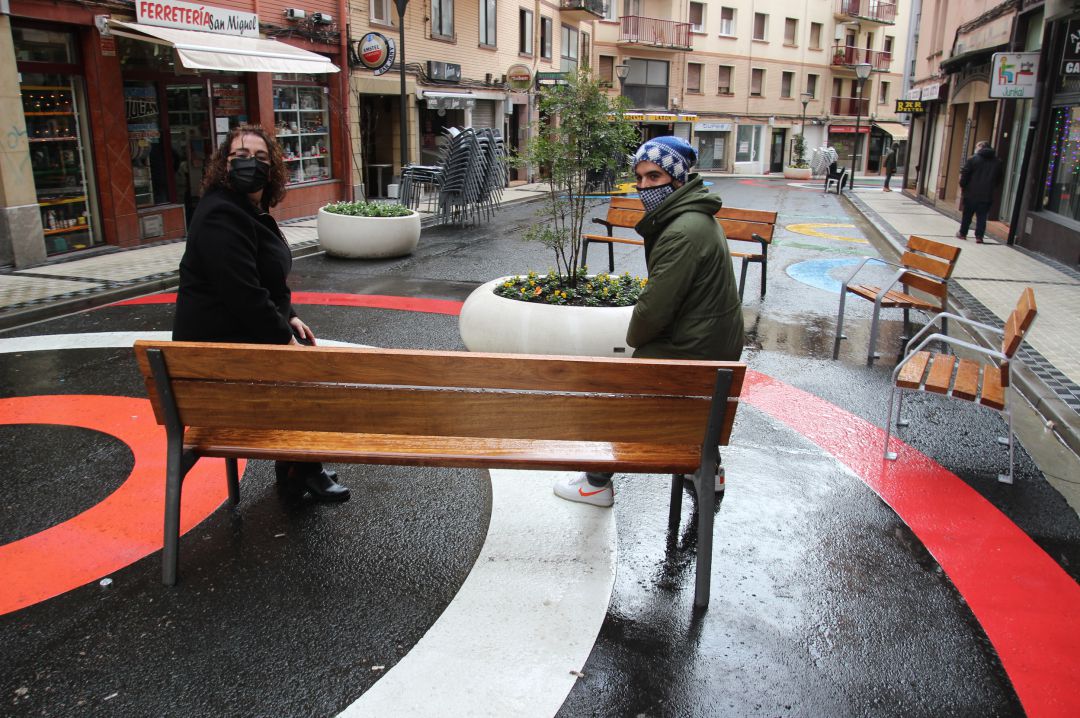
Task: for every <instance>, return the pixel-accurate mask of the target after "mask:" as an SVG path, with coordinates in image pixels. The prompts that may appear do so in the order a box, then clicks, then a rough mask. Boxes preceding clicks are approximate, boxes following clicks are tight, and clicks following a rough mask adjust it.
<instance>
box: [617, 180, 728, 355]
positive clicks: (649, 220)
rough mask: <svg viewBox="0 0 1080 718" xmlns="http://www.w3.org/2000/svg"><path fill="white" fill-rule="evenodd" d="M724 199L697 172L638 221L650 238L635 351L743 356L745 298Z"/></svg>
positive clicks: (633, 333) (634, 323) (634, 324)
mask: <svg viewBox="0 0 1080 718" xmlns="http://www.w3.org/2000/svg"><path fill="white" fill-rule="evenodd" d="M721 204H722V202H721V201H720V198H719V197H717V196H716V195H711V194H709V193H708V190H706V189H705V186H704V183H703V182H702V180H701V178H700V177H699V176H698V175H691V176H690V179H689V181H688V182H687V183H686V184H685V185H683V186H682V187H680V188H679V189H677V190H676V191H675V192H674V194H672V195H671V196H670V197H668V198H667V200H665V201H664V203H663V204H662V205H660V206H659V207H657V208H656V209H655V210H654V211H652V212H649V213H647V214H646V215H645V217H644V219H642V220H641V222H639V223H638V225H637V227H636V228H635V229H636V230H637V232H638V234H640V235H641V236H642V237H643V238H644V239H645V263H646V266H648V269H649V281H648V283H647V284H646V285H645V289H644V290H642V292H641V296H640V297H639V298H638V302H637V305H636V306H635V307H634V314H633V317H632V318H631V319H630V327H629V328H628V329H627V332H626V341H627V343H628V344H629V345H630V346H632V347H636V351H635V352H634V356H635V357H647V358H652V359H714V360H727V361H737V360H738V359H739V355H740V354H741V353H742V347H743V319H742V303H741V302H740V301H739V292H738V288H737V287H736V284H735V274H734V272H733V271H732V268H731V253H730V251H729V249H728V244H727V239H726V238H725V237H724V230H723V228H722V227H721V226H720V224H719V223H718V222H717V221H716V219H715V217H714V216H713V215H714V214H715V213H716V212H717V210H719V209H720V206H721Z"/></svg>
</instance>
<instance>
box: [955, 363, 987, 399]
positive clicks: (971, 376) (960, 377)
mask: <svg viewBox="0 0 1080 718" xmlns="http://www.w3.org/2000/svg"><path fill="white" fill-rule="evenodd" d="M981 366H982V364H981V363H980V362H977V361H971V360H970V359H961V360H960V366H959V367H957V369H956V381H955V382H953V390H952V395H953V396H955V397H956V398H958V399H965V400H967V401H975V399H976V398H977V397H978V396H979V367H981Z"/></svg>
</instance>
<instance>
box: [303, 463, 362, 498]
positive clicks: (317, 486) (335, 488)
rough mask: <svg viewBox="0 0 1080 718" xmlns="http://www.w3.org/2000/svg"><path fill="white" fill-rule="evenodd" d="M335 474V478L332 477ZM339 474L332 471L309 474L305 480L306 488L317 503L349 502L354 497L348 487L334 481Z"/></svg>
mask: <svg viewBox="0 0 1080 718" xmlns="http://www.w3.org/2000/svg"><path fill="white" fill-rule="evenodd" d="M331 474H333V476H331ZM336 477H337V474H334V473H333V472H331V471H326V470H323V471H320V472H319V473H317V474H314V473H313V474H308V475H306V476H305V477H304V478H303V483H304V487H305V488H306V489H307V490H308V491H310V492H311V495H312V496H313V497H314V498H315V500H316V501H326V502H340V501H348V500H349V497H350V496H351V495H352V494H351V493H350V491H349V489H348V487H346V486H342V485H341V484H339V483H338V482H336V481H334V479H335V478H336Z"/></svg>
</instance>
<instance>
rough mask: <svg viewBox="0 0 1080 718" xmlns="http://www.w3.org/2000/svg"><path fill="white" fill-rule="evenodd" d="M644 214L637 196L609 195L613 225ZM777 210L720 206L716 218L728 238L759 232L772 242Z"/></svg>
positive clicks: (633, 223) (632, 224) (629, 224)
mask: <svg viewBox="0 0 1080 718" xmlns="http://www.w3.org/2000/svg"><path fill="white" fill-rule="evenodd" d="M644 216H645V206H644V205H643V204H642V203H641V200H640V199H638V198H637V197H612V198H611V203H610V204H609V205H608V215H607V221H608V222H610V223H611V224H612V225H613V226H615V227H631V228H632V227H635V226H637V223H638V222H640V221H641V218H642V217H644ZM776 216H777V213H776V212H772V211H769V210H764V209H743V208H741V207H721V208H720V211H718V212H717V213H716V220H717V221H718V222H719V223H720V225H721V226H722V227H723V228H724V235H725V236H726V237H727V238H728V239H733V240H740V241H749V240H753V239H755V237H754V235H755V234H756V235H758V236H759V237H761V238H762V239H764V240H765V241H766V242H771V241H772V238H773V231H774V229H775V227H776Z"/></svg>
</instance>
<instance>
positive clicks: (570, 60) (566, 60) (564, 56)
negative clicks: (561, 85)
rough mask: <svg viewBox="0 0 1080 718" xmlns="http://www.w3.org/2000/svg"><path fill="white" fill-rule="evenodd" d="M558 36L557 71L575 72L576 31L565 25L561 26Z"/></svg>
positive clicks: (576, 59)
mask: <svg viewBox="0 0 1080 718" xmlns="http://www.w3.org/2000/svg"><path fill="white" fill-rule="evenodd" d="M561 33H562V34H561V35H560V36H559V40H560V46H559V72H577V63H578V31H577V30H576V29H575V28H572V27H568V26H566V25H563V26H561Z"/></svg>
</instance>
